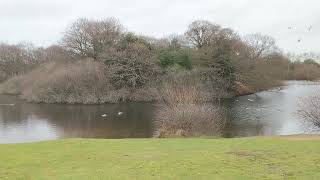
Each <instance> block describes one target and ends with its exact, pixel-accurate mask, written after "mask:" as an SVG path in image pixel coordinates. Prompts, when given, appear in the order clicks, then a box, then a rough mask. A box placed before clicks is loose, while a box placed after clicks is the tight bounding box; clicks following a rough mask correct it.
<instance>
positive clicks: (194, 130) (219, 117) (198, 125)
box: [155, 75, 225, 137]
mask: <svg viewBox="0 0 320 180" xmlns="http://www.w3.org/2000/svg"><path fill="white" fill-rule="evenodd" d="M187 77H188V78H189V79H188V80H184V81H177V80H179V79H180V80H182V79H183V78H186V77H185V76H183V75H182V77H176V78H175V79H173V80H169V81H168V82H166V83H165V84H164V85H163V88H162V89H161V91H160V96H161V97H162V100H163V101H162V103H161V104H160V105H159V109H158V111H157V113H156V117H155V119H156V126H157V128H158V131H157V133H156V135H155V136H156V137H182V136H186V137H191V136H206V135H207V136H213V135H219V134H220V133H221V130H222V128H223V127H224V124H225V119H224V117H223V114H222V112H221V109H220V108H219V107H218V106H216V105H214V104H212V103H209V96H208V94H207V93H206V92H205V91H204V90H203V89H201V88H202V86H201V83H200V82H199V81H196V80H194V79H192V78H190V76H187Z"/></svg>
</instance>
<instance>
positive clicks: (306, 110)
mask: <svg viewBox="0 0 320 180" xmlns="http://www.w3.org/2000/svg"><path fill="white" fill-rule="evenodd" d="M299 106H300V108H299V110H298V114H299V115H300V116H301V117H302V118H304V119H305V120H306V121H307V122H310V123H312V124H313V125H315V126H317V127H320V94H319V93H318V94H316V95H313V96H309V97H306V98H303V99H302V100H301V102H300V104H299Z"/></svg>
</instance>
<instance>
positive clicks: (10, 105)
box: [0, 104, 15, 106]
mask: <svg viewBox="0 0 320 180" xmlns="http://www.w3.org/2000/svg"><path fill="white" fill-rule="evenodd" d="M14 105H15V104H0V106H14Z"/></svg>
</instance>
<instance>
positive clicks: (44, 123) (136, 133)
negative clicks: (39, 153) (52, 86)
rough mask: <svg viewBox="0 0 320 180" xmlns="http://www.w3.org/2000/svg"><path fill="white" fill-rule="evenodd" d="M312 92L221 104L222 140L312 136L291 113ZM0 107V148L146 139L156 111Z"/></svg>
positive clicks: (143, 107)
mask: <svg viewBox="0 0 320 180" xmlns="http://www.w3.org/2000/svg"><path fill="white" fill-rule="evenodd" d="M316 92H320V83H311V82H297V81H290V82H287V86H285V87H283V88H281V89H275V90H272V91H265V92H260V93H257V94H253V95H249V96H241V97H237V98H233V99H229V100H226V101H225V102H224V105H225V106H226V107H227V108H228V109H229V110H230V111H229V112H230V113H229V114H228V119H229V120H230V125H229V126H228V128H227V129H226V130H225V132H224V135H225V136H226V137H246V136H269V135H291V134H302V133H304V134H307V133H317V132H319V131H318V130H317V129H316V128H315V127H313V126H312V125H310V124H308V123H306V122H303V120H302V119H301V118H299V116H298V115H297V114H296V111H297V108H298V102H299V99H300V98H301V97H305V96H309V95H312V94H314V93H316ZM0 104H1V105H0V143H22V142H33V141H42V140H53V139H63V138H148V137H152V135H153V133H154V131H155V130H154V127H153V116H154V112H155V110H156V108H157V106H156V105H154V104H150V103H125V104H106V105H61V104H59V105H57V104H32V103H26V102H24V101H21V100H19V99H18V98H17V97H15V96H6V95H1V96H0ZM119 112H123V114H121V113H120V114H121V115H119ZM103 115H106V117H103Z"/></svg>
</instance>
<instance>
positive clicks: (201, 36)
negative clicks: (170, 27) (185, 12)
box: [185, 20, 221, 49]
mask: <svg viewBox="0 0 320 180" xmlns="http://www.w3.org/2000/svg"><path fill="white" fill-rule="evenodd" d="M220 29H221V27H220V26H219V25H216V24H213V23H211V22H209V21H202V20H201V21H194V22H193V23H191V24H190V25H189V27H188V30H187V31H186V33H185V36H186V37H187V39H188V40H189V41H190V43H191V44H192V45H194V46H196V47H197V48H199V49H200V48H202V47H205V46H209V45H210V44H212V43H214V37H215V36H216V34H217V33H218V32H219V31H220Z"/></svg>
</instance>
